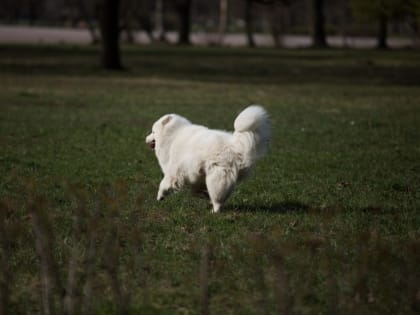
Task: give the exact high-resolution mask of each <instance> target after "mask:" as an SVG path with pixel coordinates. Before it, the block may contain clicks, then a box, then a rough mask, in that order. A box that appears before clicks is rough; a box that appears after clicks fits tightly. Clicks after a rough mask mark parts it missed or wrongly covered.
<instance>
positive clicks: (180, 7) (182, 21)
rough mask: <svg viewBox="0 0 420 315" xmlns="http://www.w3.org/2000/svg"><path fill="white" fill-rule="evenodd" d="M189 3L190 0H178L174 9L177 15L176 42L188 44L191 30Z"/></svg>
mask: <svg viewBox="0 0 420 315" xmlns="http://www.w3.org/2000/svg"><path fill="white" fill-rule="evenodd" d="M191 3H192V0H178V1H177V2H176V11H177V13H178V17H179V34H178V44H180V45H189V44H191V42H190V30H191Z"/></svg>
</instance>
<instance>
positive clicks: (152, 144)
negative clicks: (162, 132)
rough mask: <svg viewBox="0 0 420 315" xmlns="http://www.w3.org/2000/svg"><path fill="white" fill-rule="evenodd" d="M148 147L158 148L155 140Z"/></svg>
mask: <svg viewBox="0 0 420 315" xmlns="http://www.w3.org/2000/svg"><path fill="white" fill-rule="evenodd" d="M147 145H148V146H149V148H151V149H154V148H155V146H156V141H155V140H152V141H150V142H149V143H148V144H147Z"/></svg>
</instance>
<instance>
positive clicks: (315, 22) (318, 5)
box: [310, 0, 328, 48]
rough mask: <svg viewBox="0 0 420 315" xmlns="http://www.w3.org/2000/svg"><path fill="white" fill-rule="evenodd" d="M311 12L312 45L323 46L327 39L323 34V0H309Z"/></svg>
mask: <svg viewBox="0 0 420 315" xmlns="http://www.w3.org/2000/svg"><path fill="white" fill-rule="evenodd" d="M310 1H311V12H312V46H314V47H319V48H325V47H327V46H328V45H327V39H326V34H325V16H324V0H310Z"/></svg>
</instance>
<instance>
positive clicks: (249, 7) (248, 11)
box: [245, 0, 255, 47]
mask: <svg viewBox="0 0 420 315" xmlns="http://www.w3.org/2000/svg"><path fill="white" fill-rule="evenodd" d="M253 7H254V6H253V1H252V0H245V31H246V38H247V41H248V46H249V47H255V41H254V36H253V31H254V19H253V12H252V11H253Z"/></svg>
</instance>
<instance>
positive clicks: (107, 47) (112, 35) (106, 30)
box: [100, 0, 122, 70]
mask: <svg viewBox="0 0 420 315" xmlns="http://www.w3.org/2000/svg"><path fill="white" fill-rule="evenodd" d="M119 9H120V0H103V7H102V12H101V20H100V24H101V35H102V66H103V67H104V68H105V69H109V70H122V65H121V59H120V43H119V35H120V29H119Z"/></svg>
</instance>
